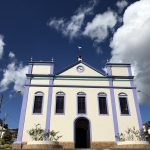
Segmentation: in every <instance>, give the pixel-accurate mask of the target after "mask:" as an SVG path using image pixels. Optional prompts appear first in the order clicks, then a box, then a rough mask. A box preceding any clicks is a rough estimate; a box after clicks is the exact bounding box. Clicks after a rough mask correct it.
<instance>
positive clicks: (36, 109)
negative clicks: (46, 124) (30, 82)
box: [33, 92, 44, 114]
mask: <svg viewBox="0 0 150 150" xmlns="http://www.w3.org/2000/svg"><path fill="white" fill-rule="evenodd" d="M43 96H44V93H43V92H36V93H35V95H34V106H33V113H36V114H40V113H42V105H43Z"/></svg>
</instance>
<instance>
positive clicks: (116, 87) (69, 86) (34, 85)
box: [25, 79, 136, 89]
mask: <svg viewBox="0 0 150 150" xmlns="http://www.w3.org/2000/svg"><path fill="white" fill-rule="evenodd" d="M110 80H111V79H110ZM25 86H31V87H32V86H33V87H68V88H72V87H74V88H111V89H135V88H136V87H122V86H120V87H119V86H88V85H87V86H84V85H81V86H80V85H44V84H43V85H42V84H29V85H27V84H26V85H25Z"/></svg>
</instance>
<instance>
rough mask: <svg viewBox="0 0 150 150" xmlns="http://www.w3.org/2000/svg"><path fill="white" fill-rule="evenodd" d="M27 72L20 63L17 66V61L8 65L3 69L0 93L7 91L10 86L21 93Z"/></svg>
mask: <svg viewBox="0 0 150 150" xmlns="http://www.w3.org/2000/svg"><path fill="white" fill-rule="evenodd" d="M14 55H15V54H14ZM27 70H28V67H27V66H23V64H22V63H19V64H18V63H17V61H13V62H11V63H10V64H8V65H7V68H6V69H3V79H2V80H1V81H0V91H5V90H7V89H8V88H9V85H10V84H13V88H14V90H15V91H23V86H24V84H25V80H26V73H27Z"/></svg>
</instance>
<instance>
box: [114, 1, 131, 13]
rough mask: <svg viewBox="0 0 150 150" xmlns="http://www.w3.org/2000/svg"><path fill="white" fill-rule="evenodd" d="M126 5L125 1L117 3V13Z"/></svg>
mask: <svg viewBox="0 0 150 150" xmlns="http://www.w3.org/2000/svg"><path fill="white" fill-rule="evenodd" d="M127 5H128V2H127V1H126V0H121V1H117V3H116V6H117V7H118V8H119V11H120V12H121V11H122V10H123V9H124V8H125V7H126V6H127Z"/></svg>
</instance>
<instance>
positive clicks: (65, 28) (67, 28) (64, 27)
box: [48, 0, 96, 39]
mask: <svg viewBox="0 0 150 150" xmlns="http://www.w3.org/2000/svg"><path fill="white" fill-rule="evenodd" d="M95 5H96V1H95V0H92V1H90V2H89V3H88V5H87V6H81V7H79V8H78V9H77V11H76V12H75V14H74V15H73V16H72V17H71V18H70V20H66V19H64V18H59V19H56V18H52V19H50V21H49V23H48V25H49V27H51V28H54V29H56V30H57V31H60V32H62V34H63V35H64V36H66V37H69V38H70V39H72V38H74V37H77V36H78V35H80V34H81V33H80V32H81V31H80V30H81V27H82V25H83V23H84V19H85V17H86V15H90V14H91V13H92V11H93V8H94V6H95Z"/></svg>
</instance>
